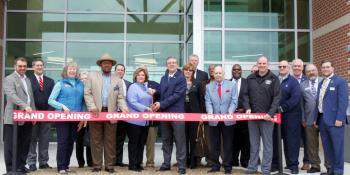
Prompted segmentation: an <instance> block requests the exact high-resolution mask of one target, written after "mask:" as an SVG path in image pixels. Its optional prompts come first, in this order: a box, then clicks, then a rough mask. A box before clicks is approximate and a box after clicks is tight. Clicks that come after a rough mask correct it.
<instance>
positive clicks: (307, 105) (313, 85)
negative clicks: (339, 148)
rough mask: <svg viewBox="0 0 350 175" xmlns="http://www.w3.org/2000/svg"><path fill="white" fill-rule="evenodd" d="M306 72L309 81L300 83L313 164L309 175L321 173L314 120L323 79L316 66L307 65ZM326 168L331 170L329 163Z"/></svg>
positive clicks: (305, 125)
mask: <svg viewBox="0 0 350 175" xmlns="http://www.w3.org/2000/svg"><path fill="white" fill-rule="evenodd" d="M305 72H306V76H307V78H308V79H307V80H305V81H303V82H301V83H300V88H301V93H302V101H301V107H302V111H303V113H302V120H303V126H304V127H305V131H306V145H307V147H306V151H307V154H308V155H309V159H310V162H311V168H310V169H309V170H307V173H317V172H320V163H321V160H320V157H319V155H318V147H319V146H318V144H319V132H320V131H319V129H318V128H317V127H315V126H314V119H315V115H318V114H317V113H316V110H315V109H316V101H317V89H318V84H319V82H321V81H322V79H323V78H321V77H319V76H318V71H317V68H316V66H315V65H314V64H308V65H306V67H305ZM325 166H326V168H329V164H328V162H327V161H326V162H325Z"/></svg>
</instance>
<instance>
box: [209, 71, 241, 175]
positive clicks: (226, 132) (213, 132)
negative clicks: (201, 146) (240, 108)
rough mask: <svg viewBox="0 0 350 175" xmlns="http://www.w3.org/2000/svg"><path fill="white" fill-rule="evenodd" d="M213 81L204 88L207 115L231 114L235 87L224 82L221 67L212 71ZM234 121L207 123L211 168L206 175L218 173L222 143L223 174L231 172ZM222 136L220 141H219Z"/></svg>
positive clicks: (226, 81)
mask: <svg viewBox="0 0 350 175" xmlns="http://www.w3.org/2000/svg"><path fill="white" fill-rule="evenodd" d="M214 78H215V81H212V82H211V83H209V84H208V85H207V86H206V91H205V107H206V110H207V113H208V114H232V113H233V112H234V111H235V110H236V107H237V85H236V83H234V82H232V81H228V80H224V71H223V69H222V67H221V66H216V67H215V69H214ZM235 123H236V122H234V121H224V122H209V138H210V139H209V140H210V144H211V145H212V147H211V149H212V150H211V151H210V154H211V158H212V159H211V160H212V168H211V170H209V171H208V173H215V172H219V171H220V166H221V165H220V162H219V155H220V148H221V145H220V144H221V143H223V151H224V152H223V153H224V154H223V155H224V156H223V166H224V169H225V174H231V172H232V148H233V146H232V144H233V131H234V130H233V125H234V124H235ZM221 135H222V141H221V140H220V138H221Z"/></svg>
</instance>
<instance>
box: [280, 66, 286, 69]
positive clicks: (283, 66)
mask: <svg viewBox="0 0 350 175" xmlns="http://www.w3.org/2000/svg"><path fill="white" fill-rule="evenodd" d="M286 67H287V66H278V68H279V69H282V68H283V69H285V68H286Z"/></svg>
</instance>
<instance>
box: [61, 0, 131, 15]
mask: <svg viewBox="0 0 350 175" xmlns="http://www.w3.org/2000/svg"><path fill="white" fill-rule="evenodd" d="M124 7H125V2H124V0H98V1H96V0H68V10H70V11H113V12H124Z"/></svg>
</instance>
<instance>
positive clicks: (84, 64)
mask: <svg viewBox="0 0 350 175" xmlns="http://www.w3.org/2000/svg"><path fill="white" fill-rule="evenodd" d="M104 53H109V54H110V55H111V56H112V58H114V59H115V60H116V61H117V62H118V63H124V61H123V60H124V59H123V58H124V49H123V43H83V42H68V43H67V61H75V62H77V63H78V65H79V67H80V68H83V69H94V70H100V69H99V67H98V65H97V64H96V60H97V59H98V58H100V57H101V55H103V54H104Z"/></svg>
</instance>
